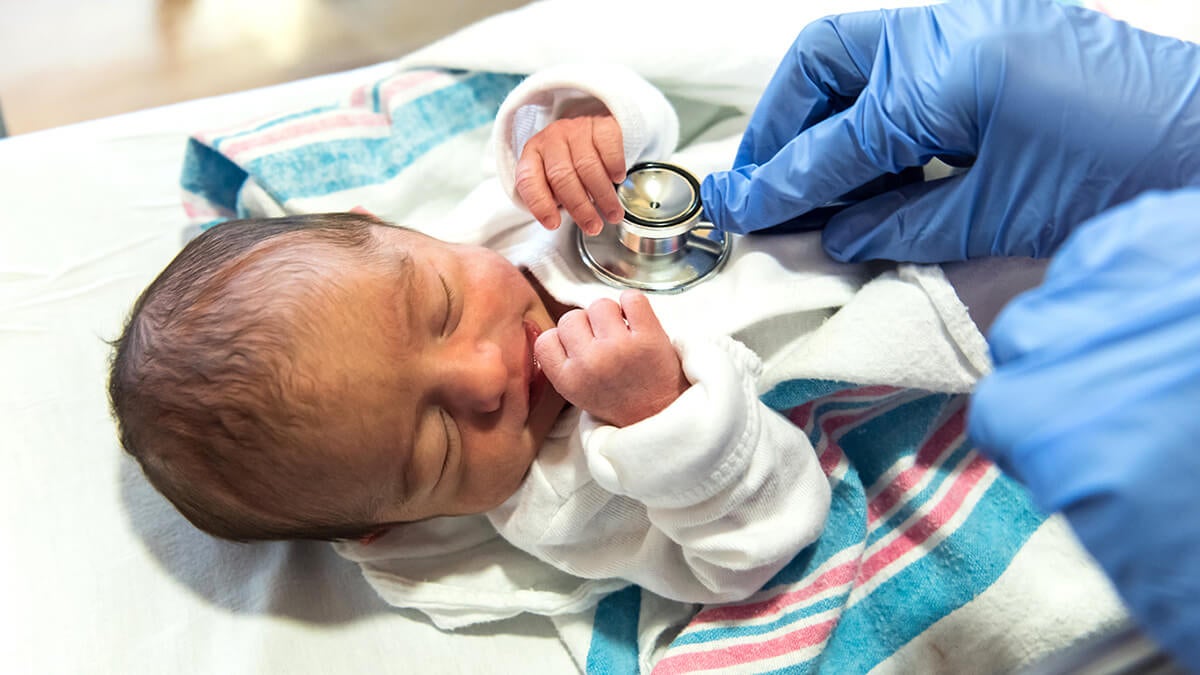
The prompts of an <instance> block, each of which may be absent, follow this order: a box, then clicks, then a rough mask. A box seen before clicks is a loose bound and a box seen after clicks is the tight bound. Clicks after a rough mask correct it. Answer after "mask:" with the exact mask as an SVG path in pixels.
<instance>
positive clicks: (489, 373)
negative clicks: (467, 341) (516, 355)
mask: <svg viewBox="0 0 1200 675" xmlns="http://www.w3.org/2000/svg"><path fill="white" fill-rule="evenodd" d="M456 356H458V357H460V358H455V363H451V364H447V365H448V366H450V374H449V376H450V381H449V382H448V383H447V386H448V390H449V394H450V398H451V399H452V400H451V405H457V406H462V407H464V408H466V409H468V410H470V411H472V412H476V413H490V412H495V411H496V410H499V409H500V400H501V399H502V398H503V397H504V392H505V390H506V389H507V388H508V369H507V368H506V367H505V366H504V358H503V357H504V355H503V353H502V352H501V351H500V348H499V347H498V346H497V345H496V344H495V343H493V342H480V343H478V344H477V345H475V348H474V349H473V350H471V351H470V352H468V353H465V354H460V355H456Z"/></svg>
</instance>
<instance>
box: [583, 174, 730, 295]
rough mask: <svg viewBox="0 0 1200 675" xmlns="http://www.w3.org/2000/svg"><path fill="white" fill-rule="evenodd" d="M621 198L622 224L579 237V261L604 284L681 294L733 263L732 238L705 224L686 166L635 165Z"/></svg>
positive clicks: (697, 188)
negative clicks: (727, 264) (731, 257)
mask: <svg viewBox="0 0 1200 675" xmlns="http://www.w3.org/2000/svg"><path fill="white" fill-rule="evenodd" d="M617 198H618V199H620V201H621V205H622V206H623V207H624V209H625V214H624V217H623V218H622V220H621V222H619V223H609V222H607V221H606V222H605V223H604V228H603V229H601V230H600V233H599V234H596V235H593V236H588V235H585V234H584V233H583V231H582V230H578V235H577V236H578V239H577V243H576V246H577V248H578V250H579V255H580V257H581V258H582V259H583V262H584V264H585V265H587V267H588V269H590V270H591V271H592V272H593V273H594V274H595V275H596V277H597V278H599V279H600V280H601V281H603V282H604V283H606V284H609V285H612V286H617V287H620V288H637V289H640V290H643V291H648V292H653V293H678V292H680V291H683V290H685V289H688V288H691V287H692V286H695V285H696V284H698V283H700V282H702V281H704V280H706V279H709V278H711V277H712V276H713V275H715V274H716V273H717V272H718V271H720V269H721V266H722V265H724V264H725V261H726V259H728V258H729V251H730V248H731V247H732V241H731V239H730V238H729V237H728V236H727V235H726V234H725V233H724V232H721V231H720V230H718V229H716V228H715V227H713V224H712V223H709V222H706V221H703V220H701V206H702V205H701V202H700V182H699V181H698V180H696V177H695V176H693V175H692V174H691V173H689V172H688V171H687V170H685V169H683V168H682V167H679V166H676V165H674V164H668V163H666V162H643V163H641V164H635V165H634V166H632V167H630V169H629V171H628V172H626V177H625V180H624V181H623V182H622V183H621V184H620V185H618V186H617Z"/></svg>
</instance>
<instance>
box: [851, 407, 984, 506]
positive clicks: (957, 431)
mask: <svg viewBox="0 0 1200 675" xmlns="http://www.w3.org/2000/svg"><path fill="white" fill-rule="evenodd" d="M965 425H966V410H965V409H964V408H959V409H958V410H957V411H956V412H955V413H954V414H953V415H951V416H950V419H948V420H946V422H945V423H944V424H943V425H942V426H941V427H939V428H938V429H937V430H936V431H934V432H933V435H932V436H930V437H929V439H928V440H926V441H925V443H924V445H922V446H921V447H920V448H919V449H918V450H917V453H916V456H915V457H914V459H913V466H910V467H909V468H907V469H905V470H903V471H901V472H900V473H899V474H897V475H896V477H895V478H893V479H892V482H891V483H890V484H888V486H887V487H885V488H884V489H883V490H881V491H880V492H878V493H877V494H876V495H875V498H874V499H872V500H871V501H870V502H869V503H868V504H867V524H868V525H871V524H873V523H875V521H876V520H878V519H879V517H880V516H881V515H882V514H884V513H887V512H888V510H889V509H891V508H892V507H893V506H895V505H896V504H898V503H899V502H900V501H901V500H902V499H903V498H904V494H905V493H906V492H907V491H908V490H909V489H911V488H912V487H913V486H914V485H916V484H918V483H920V482H921V479H922V478H923V477H924V476H925V474H926V473H928V471H929V469H930V467H932V466H933V465H934V464H936V463H937V460H938V458H939V457H941V456H942V454H943V453H945V452H946V451H947V450H948V449H950V448H951V447H953V445H954V441H955V440H957V439H958V438H960V437H961V436H962V433H963V428H964V426H965Z"/></svg>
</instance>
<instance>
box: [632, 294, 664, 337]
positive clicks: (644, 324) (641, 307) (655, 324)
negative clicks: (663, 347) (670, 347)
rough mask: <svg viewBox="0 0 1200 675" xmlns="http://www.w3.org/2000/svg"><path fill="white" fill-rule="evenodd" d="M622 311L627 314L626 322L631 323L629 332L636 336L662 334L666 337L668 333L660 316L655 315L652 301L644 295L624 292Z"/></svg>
mask: <svg viewBox="0 0 1200 675" xmlns="http://www.w3.org/2000/svg"><path fill="white" fill-rule="evenodd" d="M621 310H622V311H623V312H624V313H625V321H627V322H628V323H629V330H630V331H631V332H632V333H634V334H635V335H638V334H642V335H650V336H653V335H656V334H661V335H663V336H664V337H665V336H666V331H664V330H663V327H662V324H661V323H660V322H659V320H658V315H657V314H655V313H654V307H652V306H651V305H650V299H649V298H647V297H646V295H645V294H644V293H640V292H638V291H623V292H622V293H621Z"/></svg>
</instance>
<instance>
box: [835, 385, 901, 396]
mask: <svg viewBox="0 0 1200 675" xmlns="http://www.w3.org/2000/svg"><path fill="white" fill-rule="evenodd" d="M898 391H900V388H899V387H889V386H887V385H884V384H879V385H875V386H873V387H858V388H856V389H843V390H841V391H839V392H835V393H834V394H833V398H858V397H863V398H881V397H884V396H891V395H892V394H894V393H896V392H898Z"/></svg>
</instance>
